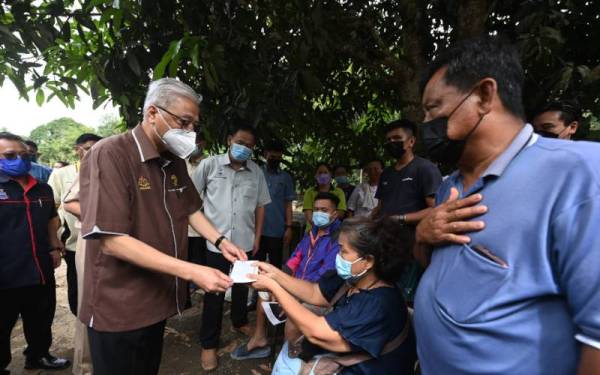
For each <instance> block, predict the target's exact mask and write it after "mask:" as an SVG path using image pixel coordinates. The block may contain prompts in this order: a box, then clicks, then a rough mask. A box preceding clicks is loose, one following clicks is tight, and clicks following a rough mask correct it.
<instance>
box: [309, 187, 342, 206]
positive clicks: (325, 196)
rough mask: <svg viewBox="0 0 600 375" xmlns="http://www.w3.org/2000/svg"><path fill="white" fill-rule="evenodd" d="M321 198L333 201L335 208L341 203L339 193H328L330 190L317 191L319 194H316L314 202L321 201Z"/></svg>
mask: <svg viewBox="0 0 600 375" xmlns="http://www.w3.org/2000/svg"><path fill="white" fill-rule="evenodd" d="M320 200H328V201H331V202H332V203H333V205H334V206H335V208H337V207H338V205H339V204H340V198H338V197H337V195H335V194H332V193H328V192H324V191H322V192H320V193H317V195H316V196H315V200H314V202H316V201H320ZM313 204H314V203H313Z"/></svg>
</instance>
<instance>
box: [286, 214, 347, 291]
mask: <svg viewBox="0 0 600 375" xmlns="http://www.w3.org/2000/svg"><path fill="white" fill-rule="evenodd" d="M340 225H341V221H340V220H338V219H336V220H335V221H334V222H333V223H331V225H329V226H328V227H327V228H326V230H325V233H324V234H322V235H320V236H318V235H317V233H318V228H313V229H312V230H311V232H309V233H306V234H305V235H304V238H302V240H301V241H300V243H299V244H298V246H296V250H294V252H293V253H292V255H291V256H290V259H289V260H288V261H287V263H286V265H287V266H288V268H289V269H290V270H292V272H293V275H294V277H295V278H298V279H301V280H307V281H312V282H316V281H318V280H319V279H320V278H321V276H323V275H324V274H325V273H326V272H327V271H330V270H334V269H335V257H336V255H337V253H338V252H339V251H340V245H339V243H338V232H339V229H340Z"/></svg>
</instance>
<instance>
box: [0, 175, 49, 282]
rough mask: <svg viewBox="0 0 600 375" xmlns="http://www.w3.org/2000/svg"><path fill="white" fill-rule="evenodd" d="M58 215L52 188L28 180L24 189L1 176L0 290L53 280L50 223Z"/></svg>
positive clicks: (32, 179)
mask: <svg viewBox="0 0 600 375" xmlns="http://www.w3.org/2000/svg"><path fill="white" fill-rule="evenodd" d="M56 215H57V214H56V207H55V205H54V199H53V196H52V189H51V188H50V186H48V185H47V184H45V183H43V182H38V181H37V180H36V179H35V178H33V177H31V176H28V182H27V185H26V186H25V188H24V189H23V187H21V185H20V184H19V183H18V182H17V181H15V180H12V179H9V178H8V177H6V176H3V175H2V174H0V223H2V224H1V225H0V289H7V288H19V287H24V286H30V285H38V284H45V283H46V282H48V281H49V280H52V278H53V277H54V267H53V266H52V259H51V257H50V250H51V249H50V242H49V234H48V223H49V222H50V220H51V219H52V218H54V217H56Z"/></svg>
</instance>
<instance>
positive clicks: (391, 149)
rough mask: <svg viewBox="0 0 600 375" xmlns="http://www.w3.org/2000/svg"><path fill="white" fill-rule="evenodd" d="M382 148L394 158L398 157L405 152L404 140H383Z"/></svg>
mask: <svg viewBox="0 0 600 375" xmlns="http://www.w3.org/2000/svg"><path fill="white" fill-rule="evenodd" d="M383 149H384V150H385V152H387V153H388V154H390V155H391V156H392V157H393V158H394V159H400V158H402V156H404V154H405V153H406V150H405V149H404V142H398V141H396V142H385V143H384V144H383Z"/></svg>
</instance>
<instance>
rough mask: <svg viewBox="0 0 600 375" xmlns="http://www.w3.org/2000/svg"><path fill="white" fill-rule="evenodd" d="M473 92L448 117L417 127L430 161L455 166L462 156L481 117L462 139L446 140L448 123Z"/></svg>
mask: <svg viewBox="0 0 600 375" xmlns="http://www.w3.org/2000/svg"><path fill="white" fill-rule="evenodd" d="M472 93H473V90H471V92H469V95H467V96H465V98H464V99H463V100H461V102H460V103H458V105H457V106H456V107H455V108H454V109H453V110H452V112H450V114H449V115H448V116H443V117H438V118H435V119H433V120H430V121H427V122H424V123H423V124H421V126H420V127H419V128H420V130H421V139H422V140H423V145H424V146H425V152H426V153H427V155H428V156H429V157H430V158H431V160H433V161H435V162H437V163H447V164H450V165H456V163H458V161H459V160H460V157H461V156H462V153H463V151H464V149H465V144H466V142H467V139H469V137H470V136H471V134H473V132H474V131H475V130H476V129H477V127H479V124H481V120H483V116H482V117H481V118H480V119H479V121H477V124H475V126H473V128H472V129H471V131H470V132H469V134H467V136H466V137H465V138H464V139H459V140H454V139H450V138H448V121H449V120H450V117H451V116H452V115H453V114H454V112H456V110H457V109H458V108H459V107H460V106H461V105H462V104H463V103H464V102H465V101H466V100H467V98H469V96H471V94H472Z"/></svg>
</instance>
